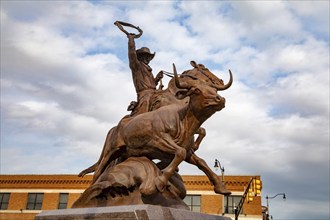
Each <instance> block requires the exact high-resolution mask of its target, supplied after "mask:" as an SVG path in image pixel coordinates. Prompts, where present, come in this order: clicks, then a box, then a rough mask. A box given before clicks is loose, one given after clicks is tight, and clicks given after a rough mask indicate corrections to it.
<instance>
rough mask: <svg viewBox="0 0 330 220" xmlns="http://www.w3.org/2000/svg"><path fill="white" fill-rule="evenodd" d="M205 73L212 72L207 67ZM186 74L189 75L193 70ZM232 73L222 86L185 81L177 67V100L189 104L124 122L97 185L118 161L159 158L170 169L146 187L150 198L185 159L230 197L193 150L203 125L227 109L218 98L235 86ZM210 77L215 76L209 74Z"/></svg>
mask: <svg viewBox="0 0 330 220" xmlns="http://www.w3.org/2000/svg"><path fill="white" fill-rule="evenodd" d="M173 66H174V65H173ZM203 70H204V71H208V70H207V69H205V68H204V69H203ZM192 71H193V70H192ZM185 73H186V74H189V71H188V72H187V71H186V72H185ZM229 73H230V80H229V82H228V83H227V84H226V85H221V84H220V85H219V84H215V83H212V82H206V81H201V80H198V78H196V77H190V79H189V80H181V79H179V77H178V76H177V73H176V70H175V66H174V75H175V84H176V87H177V88H179V89H180V92H178V94H177V97H178V98H180V99H183V98H185V97H187V96H189V97H190V99H189V101H188V102H187V103H184V104H183V103H176V104H170V105H166V106H163V107H160V108H158V109H156V110H154V111H151V112H146V113H144V114H141V115H137V116H135V117H132V118H126V119H125V118H124V119H123V120H121V121H120V122H119V124H118V126H117V127H114V128H113V129H112V130H111V131H110V132H109V135H108V137H107V141H109V142H110V149H108V150H107V152H103V154H104V155H103V158H102V160H101V161H100V163H99V164H98V165H97V168H96V170H95V173H94V177H93V182H95V181H96V180H97V179H98V177H99V176H100V175H101V174H102V172H103V171H104V170H105V169H106V167H107V166H108V165H109V164H110V163H113V162H115V160H116V159H118V158H120V159H121V160H124V159H125V158H128V157H132V156H135V157H139V156H146V157H147V158H149V159H150V160H152V159H159V160H161V161H162V163H164V164H166V165H167V166H166V167H165V168H164V169H162V174H161V175H160V176H158V177H156V178H155V180H154V183H155V184H154V186H153V187H149V188H145V189H144V192H141V193H143V194H146V195H150V194H152V193H154V192H156V188H157V189H158V190H159V191H163V190H164V188H165V186H166V185H167V182H168V180H169V178H170V177H171V176H172V175H173V173H174V171H175V170H176V169H177V167H178V165H179V164H180V163H181V162H182V161H183V160H185V161H187V162H188V163H191V164H194V165H196V166H197V167H198V168H199V169H201V170H202V171H204V172H205V174H206V175H207V176H208V177H209V179H210V181H211V182H212V183H213V185H214V191H215V192H216V193H221V194H229V193H230V192H229V191H227V190H226V189H224V188H223V185H222V184H221V181H220V179H219V178H218V176H217V175H216V174H215V173H214V172H213V171H212V170H211V169H210V168H209V167H208V166H207V164H206V163H205V161H204V160H202V159H201V158H199V157H197V156H196V155H195V153H194V150H193V146H194V134H195V133H196V132H197V131H198V129H199V128H200V126H201V125H202V123H203V122H204V121H205V120H207V119H208V118H209V117H210V116H211V115H213V114H214V113H215V112H217V111H220V110H221V109H222V108H224V107H225V99H224V98H223V97H221V96H220V95H218V94H217V91H218V90H225V89H228V88H229V87H230V86H231V84H232V81H233V79H232V74H231V72H229ZM206 74H212V73H211V72H209V71H208V73H206ZM212 75H213V74H212ZM213 76H214V75H213ZM180 81H181V82H180Z"/></svg>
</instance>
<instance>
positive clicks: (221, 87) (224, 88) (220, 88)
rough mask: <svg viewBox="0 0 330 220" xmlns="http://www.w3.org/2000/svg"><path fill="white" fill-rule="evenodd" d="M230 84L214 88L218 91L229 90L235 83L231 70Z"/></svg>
mask: <svg viewBox="0 0 330 220" xmlns="http://www.w3.org/2000/svg"><path fill="white" fill-rule="evenodd" d="M229 76H230V78H229V82H228V83H227V84H226V85H214V87H215V88H216V89H217V90H226V89H228V88H229V87H230V86H231V84H232V83H233V74H232V73H231V71H230V70H229Z"/></svg>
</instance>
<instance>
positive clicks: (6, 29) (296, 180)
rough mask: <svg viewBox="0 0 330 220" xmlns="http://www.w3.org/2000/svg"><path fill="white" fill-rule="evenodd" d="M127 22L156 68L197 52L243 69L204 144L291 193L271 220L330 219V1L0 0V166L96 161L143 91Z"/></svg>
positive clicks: (36, 167) (17, 169)
mask: <svg viewBox="0 0 330 220" xmlns="http://www.w3.org/2000/svg"><path fill="white" fill-rule="evenodd" d="M116 20H121V21H127V22H130V23H132V24H135V25H137V26H139V27H140V28H141V29H143V31H144V33H143V35H142V37H140V38H139V39H137V40H136V44H137V47H142V46H147V47H149V48H150V49H151V51H155V52H156V56H155V58H154V59H153V60H152V62H151V66H152V68H153V72H154V74H156V73H158V71H160V70H166V71H171V70H172V66H171V65H172V63H175V64H176V66H177V69H178V71H179V72H182V71H184V70H187V69H191V68H192V67H191V66H190V64H189V62H190V61H191V60H195V61H196V62H197V63H202V64H204V65H205V66H207V67H208V68H209V69H210V70H211V71H212V72H214V73H215V74H216V75H218V76H219V77H220V78H222V79H223V80H224V81H227V80H228V69H231V71H232V72H233V74H234V84H233V86H232V87H231V88H230V89H229V90H226V91H223V92H221V95H222V96H224V97H225V98H226V100H227V103H226V108H225V109H223V110H222V111H220V112H218V113H216V114H215V115H213V116H212V117H211V118H210V119H209V120H208V121H207V122H205V123H204V125H203V127H205V128H206V132H207V136H206V137H205V139H204V141H203V142H202V145H201V147H200V149H199V150H198V152H197V154H198V155H199V156H201V157H202V158H204V159H205V160H206V161H207V162H208V164H209V165H210V166H213V164H214V159H215V158H217V159H218V160H220V162H221V163H222V165H223V166H224V167H225V170H226V174H227V175H255V174H256V175H261V178H262V180H263V191H262V196H263V198H264V197H265V196H266V195H269V196H273V195H276V194H277V193H282V192H284V193H286V195H287V200H286V201H285V202H283V201H282V199H281V197H277V198H276V199H273V200H270V211H271V214H272V215H273V217H274V219H328V218H329V193H330V192H329V1H221V2H220V1H217V2H216V1H1V170H0V171H1V174H77V173H79V172H80V171H81V170H83V169H85V168H86V167H88V166H90V165H91V164H93V163H94V162H96V160H97V159H98V156H99V154H100V152H101V149H102V146H103V142H104V139H105V136H106V134H107V132H108V130H109V129H110V128H111V127H113V126H115V125H116V124H117V123H118V121H119V120H120V119H121V118H122V117H123V116H124V115H126V114H127V113H128V112H127V111H126V108H127V106H128V104H129V103H130V101H132V100H136V93H135V89H134V86H133V83H132V78H131V72H130V69H129V67H128V59H127V38H126V36H125V35H124V34H123V33H122V32H121V31H119V29H118V28H117V27H116V26H115V25H114V24H113V23H114V21H116ZM167 81H168V79H164V83H165V84H166V82H167ZM180 173H181V174H199V175H201V174H202V173H201V172H200V171H199V170H198V169H197V168H196V167H193V166H191V165H187V164H184V163H183V164H182V165H181V166H180ZM263 203H264V205H265V204H266V201H265V199H263Z"/></svg>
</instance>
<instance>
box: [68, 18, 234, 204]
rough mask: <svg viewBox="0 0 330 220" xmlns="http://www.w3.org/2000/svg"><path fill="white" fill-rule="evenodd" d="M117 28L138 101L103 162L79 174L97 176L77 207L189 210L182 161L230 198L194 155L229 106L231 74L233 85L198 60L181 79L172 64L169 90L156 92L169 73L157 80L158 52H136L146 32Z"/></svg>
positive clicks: (111, 137) (110, 139)
mask: <svg viewBox="0 0 330 220" xmlns="http://www.w3.org/2000/svg"><path fill="white" fill-rule="evenodd" d="M115 25H117V26H118V28H119V29H120V30H122V31H123V32H124V33H125V34H126V35H127V37H128V57H129V64H130V68H131V70H132V76H133V81H134V85H135V88H136V92H137V101H136V102H135V101H133V102H131V104H130V106H129V108H128V110H130V111H132V112H131V114H130V115H127V116H125V117H124V118H123V119H122V120H121V121H120V122H119V123H118V125H117V126H115V127H113V128H112V129H110V131H109V132H108V135H107V137H106V140H105V144H104V147H103V150H102V153H101V155H100V158H99V160H98V161H97V162H96V163H95V164H94V165H92V166H91V167H89V168H87V169H85V170H84V171H82V172H81V173H80V174H79V176H84V175H86V174H87V173H91V172H94V176H93V181H92V184H91V186H90V187H89V188H88V189H86V191H85V192H84V193H83V194H82V195H81V197H80V198H79V199H78V200H77V201H76V202H75V204H74V205H73V207H100V206H116V205H134V204H152V205H161V206H167V207H174V208H182V209H188V207H187V206H186V205H185V204H184V202H183V201H182V199H183V198H184V197H185V195H186V190H185V187H184V184H183V182H182V179H181V177H180V175H179V174H178V172H177V171H178V166H179V164H180V163H181V162H182V161H186V162H188V163H190V164H194V165H196V166H197V167H198V168H199V169H201V170H202V171H203V172H204V173H205V174H206V175H207V176H208V178H209V179H210V182H211V183H212V184H213V185H214V191H215V192H216V193H219V194H230V192H229V191H228V190H227V189H226V188H225V186H224V185H223V184H222V182H221V181H220V178H219V177H218V176H217V175H216V174H215V173H214V172H213V171H212V170H211V169H210V168H209V167H208V165H207V164H206V162H205V161H204V160H203V159H201V158H199V157H198V156H197V155H196V154H195V152H196V150H197V149H198V148H199V145H200V143H201V141H202V139H203V138H204V136H205V129H203V128H202V127H201V125H202V124H203V123H204V122H205V121H206V120H207V119H208V118H209V117H211V116H212V115H213V114H214V113H215V112H217V111H220V110H221V109H223V108H224V107H225V99H224V98H223V97H221V96H220V95H218V93H217V91H221V90H226V89H228V88H229V87H230V86H231V84H232V82H233V77H232V74H231V72H230V71H229V75H230V79H229V82H228V83H227V84H224V83H223V81H222V80H221V79H219V78H218V77H216V76H215V75H214V74H213V73H212V72H210V71H209V70H208V69H207V68H206V67H205V66H204V65H202V64H197V63H196V62H195V61H191V65H192V67H193V69H190V70H186V71H184V72H183V73H182V74H180V75H178V74H177V71H176V68H175V65H174V64H173V78H172V79H171V80H170V81H169V83H168V87H167V88H166V89H164V90H163V88H162V85H161V86H160V88H159V89H156V85H157V83H158V82H159V81H160V80H161V79H162V77H163V75H164V72H163V71H160V72H159V73H158V75H157V76H156V78H154V77H153V74H152V69H151V67H150V66H149V62H150V61H151V60H152V58H153V57H154V55H155V53H150V50H149V48H146V47H142V48H141V49H138V50H136V49H135V43H134V39H135V38H138V37H140V36H141V35H142V33H143V31H142V30H141V29H140V28H139V27H136V26H134V25H132V24H129V23H125V22H119V21H117V22H115ZM123 26H128V27H131V28H135V29H137V30H138V31H139V34H133V33H128V32H127V31H126V30H125V29H124V28H123ZM195 134H198V137H197V139H196V140H195V139H194V135H195ZM155 159H157V160H158V161H159V162H158V163H156V162H154V160H155Z"/></svg>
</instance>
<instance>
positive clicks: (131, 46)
mask: <svg viewBox="0 0 330 220" xmlns="http://www.w3.org/2000/svg"><path fill="white" fill-rule="evenodd" d="M127 38H128V60H129V67H130V68H131V70H132V71H134V70H137V69H138V68H139V66H140V62H139V60H138V58H137V55H136V48H135V42H134V38H135V35H134V34H128V35H127Z"/></svg>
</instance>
